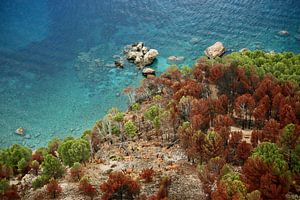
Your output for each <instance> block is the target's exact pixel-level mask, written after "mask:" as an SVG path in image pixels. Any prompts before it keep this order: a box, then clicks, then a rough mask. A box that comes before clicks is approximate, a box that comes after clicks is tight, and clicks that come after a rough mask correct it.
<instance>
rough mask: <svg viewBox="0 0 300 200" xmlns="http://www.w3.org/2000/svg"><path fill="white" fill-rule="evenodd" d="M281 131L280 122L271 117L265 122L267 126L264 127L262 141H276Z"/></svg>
mask: <svg viewBox="0 0 300 200" xmlns="http://www.w3.org/2000/svg"><path fill="white" fill-rule="evenodd" d="M279 133H280V124H279V123H278V122H277V121H276V120H274V119H270V120H269V121H267V122H266V123H265V126H264V127H263V129H262V138H261V140H262V141H270V142H273V143H275V142H276V141H277V139H278V137H279Z"/></svg>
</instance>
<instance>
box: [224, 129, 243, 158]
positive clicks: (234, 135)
mask: <svg viewBox="0 0 300 200" xmlns="http://www.w3.org/2000/svg"><path fill="white" fill-rule="evenodd" d="M230 135H231V137H230V139H229V143H228V147H227V148H228V157H227V160H228V161H229V162H235V161H237V159H236V152H237V147H238V144H239V143H241V141H242V138H243V134H242V132H241V131H234V132H231V134H230Z"/></svg>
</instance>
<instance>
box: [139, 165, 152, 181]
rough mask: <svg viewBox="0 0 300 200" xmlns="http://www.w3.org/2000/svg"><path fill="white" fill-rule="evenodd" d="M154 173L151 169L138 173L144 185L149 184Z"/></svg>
mask: <svg viewBox="0 0 300 200" xmlns="http://www.w3.org/2000/svg"><path fill="white" fill-rule="evenodd" d="M154 173H155V172H154V170H153V169H152V168H147V169H143V170H142V172H141V173H140V177H141V178H142V179H144V180H145V182H146V183H149V182H151V181H152V180H153V176H154Z"/></svg>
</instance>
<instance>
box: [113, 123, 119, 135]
mask: <svg viewBox="0 0 300 200" xmlns="http://www.w3.org/2000/svg"><path fill="white" fill-rule="evenodd" d="M111 132H112V134H114V135H116V136H119V135H120V133H121V131H120V128H119V127H118V126H116V125H115V124H113V125H112V127H111Z"/></svg>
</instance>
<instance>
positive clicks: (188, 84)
mask: <svg viewBox="0 0 300 200" xmlns="http://www.w3.org/2000/svg"><path fill="white" fill-rule="evenodd" d="M201 92H202V85H200V84H199V83H197V82H196V81H195V80H191V79H188V80H185V81H184V82H182V83H181V87H180V89H179V90H178V91H177V92H175V93H174V95H173V99H175V100H176V101H179V100H180V99H181V97H183V96H192V97H195V98H200V96H201Z"/></svg>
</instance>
